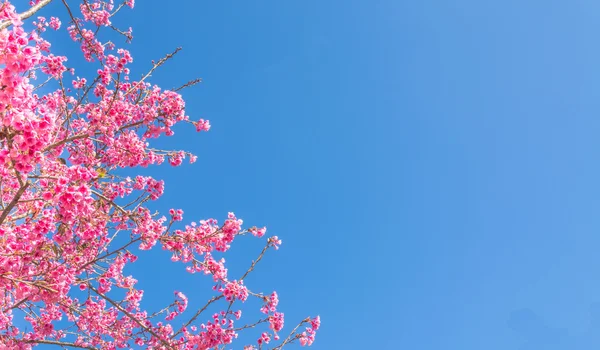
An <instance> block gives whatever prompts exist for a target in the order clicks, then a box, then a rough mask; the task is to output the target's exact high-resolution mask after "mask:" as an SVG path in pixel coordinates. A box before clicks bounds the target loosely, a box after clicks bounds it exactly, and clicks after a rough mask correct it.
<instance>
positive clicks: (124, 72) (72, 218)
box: [0, 0, 320, 350]
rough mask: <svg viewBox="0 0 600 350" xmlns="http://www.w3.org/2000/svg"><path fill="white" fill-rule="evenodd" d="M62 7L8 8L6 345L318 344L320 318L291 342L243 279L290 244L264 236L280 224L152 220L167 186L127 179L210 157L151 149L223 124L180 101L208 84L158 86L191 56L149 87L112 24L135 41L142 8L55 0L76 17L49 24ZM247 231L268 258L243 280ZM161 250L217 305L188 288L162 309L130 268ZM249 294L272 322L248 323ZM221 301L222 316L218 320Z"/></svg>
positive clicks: (1, 329)
mask: <svg viewBox="0 0 600 350" xmlns="http://www.w3.org/2000/svg"><path fill="white" fill-rule="evenodd" d="M52 1H53V0H32V1H30V3H29V8H26V9H22V10H23V11H22V12H19V11H17V9H15V6H14V5H13V4H12V3H11V2H10V1H7V0H4V1H3V2H0V117H1V119H0V120H1V122H0V349H32V348H33V347H36V346H39V345H56V346H60V347H62V348H83V349H122V348H132V347H141V348H147V349H165V350H166V349H177V350H183V349H220V348H222V347H223V346H227V347H228V348H229V346H230V345H229V344H232V343H234V342H235V340H236V339H237V338H238V336H239V334H240V332H243V331H246V330H251V329H260V330H259V331H258V332H257V334H258V335H259V336H258V338H257V339H256V338H254V339H255V341H254V342H253V343H251V344H242V345H240V346H241V347H243V348H244V349H262V348H266V347H267V346H270V347H271V348H273V349H281V348H283V347H284V346H287V345H289V344H292V343H295V344H299V345H311V344H312V343H313V342H314V339H315V334H316V331H317V330H318V329H319V327H320V318H319V317H318V316H317V317H313V318H310V317H309V318H306V319H304V320H301V321H300V322H299V323H298V324H297V326H295V327H294V328H293V329H291V330H290V331H289V332H287V335H282V332H285V330H284V328H285V327H284V313H283V312H281V311H280V310H279V309H278V305H279V296H278V295H277V293H276V292H272V293H270V294H263V293H260V292H257V291H255V290H253V288H252V287H251V286H247V285H246V284H245V283H244V282H245V281H244V280H245V278H246V277H247V276H248V275H249V274H250V273H252V272H253V271H254V270H255V267H256V266H257V264H258V263H259V262H260V261H261V259H262V258H263V256H264V255H265V254H266V253H267V251H270V250H271V248H272V249H274V250H276V249H278V248H279V246H280V245H281V240H280V239H279V238H278V237H277V236H272V237H265V236H266V232H267V230H266V228H265V227H262V228H259V227H256V226H254V227H251V228H248V229H244V226H243V224H244V223H243V221H242V220H241V219H240V218H238V217H237V216H236V215H235V214H234V213H229V214H228V215H227V217H226V218H225V220H224V221H222V222H219V221H218V220H217V219H213V218H209V219H204V220H197V221H196V222H189V223H187V224H185V223H183V220H184V211H183V210H182V209H171V210H170V211H169V212H168V213H165V214H164V215H161V214H160V213H155V212H152V211H151V210H150V209H149V207H148V203H149V202H151V201H156V200H159V199H160V197H161V196H162V195H163V193H164V189H165V184H164V182H163V181H162V180H160V179H155V178H153V177H150V176H145V175H143V174H139V175H136V176H130V177H126V176H121V175H120V174H122V173H123V172H122V171H120V169H126V168H127V169H140V170H141V169H143V168H144V167H148V166H151V165H160V164H163V163H166V164H168V165H171V166H180V165H182V164H183V162H184V160H185V159H189V161H190V163H193V162H195V161H196V160H197V157H196V156H195V155H193V154H191V153H189V152H187V151H185V150H164V149H157V148H154V147H153V146H152V144H153V141H154V139H156V138H159V137H169V136H173V135H174V131H173V127H174V126H175V125H177V124H189V125H190V126H191V127H193V128H195V129H196V130H197V131H198V132H206V131H209V130H210V128H211V124H210V122H209V121H208V120H204V119H199V120H196V121H194V120H191V119H190V118H189V117H188V116H187V115H186V112H185V101H184V100H183V98H182V96H181V95H180V94H179V91H180V90H181V89H183V88H187V87H189V86H192V85H194V84H196V83H197V82H198V80H193V81H191V82H188V83H186V84H184V85H182V86H181V87H180V88H177V89H172V90H166V89H162V88H160V87H158V86H156V85H153V84H151V83H150V82H149V81H148V80H149V78H150V76H151V74H152V72H154V71H155V70H156V69H158V68H159V67H161V66H163V65H164V64H165V63H166V62H167V61H169V60H170V59H172V58H173V56H174V55H175V54H176V53H177V52H178V51H179V49H177V50H175V51H174V52H173V53H171V54H168V55H166V56H165V57H163V58H162V59H160V60H158V61H155V62H152V64H151V66H150V68H149V70H148V71H146V72H145V73H144V74H142V75H141V78H138V79H136V78H134V76H133V74H132V73H131V63H132V62H133V57H132V55H131V53H130V52H129V51H128V50H126V49H123V48H118V47H117V46H116V44H115V42H114V40H113V41H108V40H104V39H103V37H102V33H104V32H105V31H109V32H113V33H117V34H118V35H120V36H122V37H123V38H124V41H125V42H129V41H131V40H132V38H133V37H132V30H131V28H128V29H125V30H122V29H119V28H117V27H115V26H114V25H113V17H114V16H115V15H117V14H118V13H119V12H120V11H121V10H123V9H127V8H133V7H134V5H135V4H134V1H133V0H125V1H123V2H121V3H116V2H114V1H113V0H81V2H80V3H78V4H77V5H75V4H72V2H74V1H73V0H68V1H67V0H54V1H55V2H57V3H60V4H61V6H62V7H63V9H64V15H63V16H62V18H61V16H50V17H48V18H47V17H44V16H41V15H42V14H44V10H45V9H44V8H45V6H46V5H48V4H49V3H50V2H52ZM21 5H23V4H19V6H21ZM20 10H21V9H20ZM27 20H29V21H31V22H30V23H28V24H25V23H24V21H27ZM63 24H64V25H63ZM48 28H51V29H52V30H55V31H58V32H59V33H60V32H61V31H64V37H65V38H66V39H67V40H72V41H74V42H75V43H76V45H77V47H79V49H80V50H81V53H82V55H83V57H84V59H85V60H86V61H88V62H93V63H90V67H87V68H86V67H82V68H81V71H79V68H78V71H77V74H80V75H81V77H79V76H77V75H75V69H74V68H73V67H69V65H68V64H69V61H68V59H67V57H65V56H62V55H56V54H54V53H52V51H51V44H50V42H48V41H47V40H45V39H44V38H43V37H44V35H46V34H45V33H46V31H47V29H48ZM113 37H114V35H113ZM92 67H93V68H92ZM244 235H247V236H251V237H254V239H262V240H264V249H263V250H262V251H261V252H260V254H259V255H258V256H257V258H256V259H255V260H253V261H252V263H251V264H250V266H249V267H248V269H247V271H246V272H245V273H244V274H243V275H242V276H229V271H228V269H227V267H226V265H225V263H226V261H225V258H224V257H223V255H224V254H225V253H227V252H228V250H229V249H230V247H231V245H232V244H233V243H234V241H236V239H237V238H238V237H240V236H244ZM155 247H159V248H160V249H162V250H165V251H168V252H169V254H170V255H171V261H173V262H179V263H180V264H183V265H182V266H183V267H182V268H185V270H186V271H188V272H189V273H190V274H195V273H200V274H199V275H206V276H208V278H210V280H211V281H212V282H211V283H213V288H212V290H210V289H209V290H207V291H206V296H205V298H207V299H205V300H206V304H204V306H203V307H201V308H199V309H197V310H193V309H191V308H190V307H189V305H190V303H189V301H188V296H186V295H184V294H183V293H182V292H179V291H173V293H174V298H173V299H172V301H171V302H170V304H169V301H166V302H165V304H164V307H162V309H161V308H160V307H159V308H157V309H156V310H150V309H149V308H148V305H145V303H144V291H143V290H141V289H140V288H139V287H138V280H137V279H135V278H134V277H133V276H130V275H127V273H126V272H125V271H127V266H128V265H130V264H132V263H134V262H135V261H136V260H137V258H138V256H139V254H144V253H145V251H147V250H151V249H154V248H155ZM198 278H202V276H199V277H198ZM205 278H206V277H205ZM193 297H194V298H198V296H197V295H194V296H193ZM249 298H258V299H259V300H260V301H261V302H262V306H261V307H260V309H259V310H248V311H245V312H244V315H250V317H251V315H252V314H253V313H254V314H256V315H257V317H258V320H256V319H253V320H246V316H244V317H242V310H240V309H239V307H238V306H241V304H244V303H245V302H246V301H247V300H248V299H249ZM203 301H204V300H203ZM209 308H210V309H211V310H213V309H220V311H218V312H216V313H213V312H212V311H211V313H212V315H207V313H208V311H207V310H208V309H209ZM234 310H235V311H234ZM24 322H25V323H26V324H27V326H22V325H23V323H24Z"/></svg>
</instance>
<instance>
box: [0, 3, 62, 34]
mask: <svg viewBox="0 0 600 350" xmlns="http://www.w3.org/2000/svg"><path fill="white" fill-rule="evenodd" d="M51 2H52V0H42V1H40V2H38V3H37V4H36V5H34V6H32V7H31V8H30V9H29V10H27V11H25V12H22V13H20V14H19V18H20V19H21V20H24V19H27V18H29V17H31V16H33V15H34V14H35V13H36V12H38V11H39V10H41V9H42V8H43V7H45V6H46V5H48V4H49V3H51ZM11 24H12V21H5V22H2V23H1V24H0V30H2V29H4V28H8V27H9V26H10V25H11Z"/></svg>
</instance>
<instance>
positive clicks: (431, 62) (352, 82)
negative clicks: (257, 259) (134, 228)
mask: <svg viewBox="0 0 600 350" xmlns="http://www.w3.org/2000/svg"><path fill="white" fill-rule="evenodd" d="M165 3H166V2H159V1H138V2H137V4H136V9H135V10H134V11H128V12H124V15H122V16H121V17H120V20H119V21H118V22H120V23H126V24H127V25H131V26H132V27H133V29H134V31H133V34H134V41H133V44H131V45H130V46H129V49H130V50H131V51H132V53H133V55H134V58H135V60H136V62H135V67H136V68H139V71H138V72H139V73H140V74H141V72H142V69H145V68H146V67H148V66H149V61H150V60H152V59H158V58H160V57H162V56H163V55H164V54H165V53H167V52H170V51H171V50H172V49H174V48H175V47H177V46H182V47H183V51H182V52H181V53H180V54H179V55H178V57H177V58H176V59H175V60H173V61H172V62H170V63H169V64H167V65H166V66H165V67H164V68H163V69H162V70H160V71H159V72H158V73H157V74H155V75H154V77H153V80H152V82H154V83H157V84H159V85H161V86H164V87H167V88H168V87H175V86H178V85H180V84H181V83H183V82H185V81H187V80H189V79H192V78H196V77H201V78H202V79H203V81H204V82H203V83H202V84H201V85H199V86H198V87H195V88H193V89H190V90H187V91H185V92H184V97H185V98H186V99H187V104H188V111H189V115H190V116H191V117H192V118H194V119H199V118H205V119H210V120H211V122H212V125H213V129H212V130H211V131H210V132H209V133H207V134H202V135H197V134H195V133H193V132H191V131H187V130H185V128H180V129H177V135H178V136H181V137H178V138H173V139H172V140H168V142H166V143H167V144H169V145H173V146H174V147H177V148H180V147H183V148H187V149H190V150H192V151H194V152H195V153H196V154H198V155H199V161H198V162H197V163H196V164H194V165H185V166H184V167H183V168H176V169H170V168H167V167H162V168H155V169H150V170H148V171H147V172H146V173H152V174H153V175H155V176H157V177H161V178H164V179H165V180H166V182H167V186H166V194H165V196H164V197H163V198H162V200H161V202H160V204H159V208H161V209H163V210H164V209H168V208H170V207H178V208H183V209H184V210H185V213H186V214H185V217H186V219H188V220H199V219H201V218H206V217H216V218H219V219H222V218H224V217H225V215H226V213H227V212H228V211H234V212H235V213H236V214H238V215H239V216H240V217H242V218H243V219H244V220H245V222H246V223H247V224H248V225H267V226H268V228H269V233H272V234H277V235H278V236H280V237H281V238H282V239H283V243H284V244H283V246H282V248H281V249H280V250H279V251H278V252H276V253H274V254H270V255H269V256H268V257H267V258H266V259H265V260H264V261H263V262H262V264H261V265H260V266H259V268H258V269H257V272H256V273H255V274H254V276H252V277H251V278H249V279H248V280H247V284H248V285H249V286H251V287H255V288H258V289H262V290H263V291H265V292H270V291H271V290H272V289H277V291H278V292H279V294H280V298H281V300H282V301H281V304H280V305H281V307H282V309H283V310H284V311H285V313H286V324H287V325H288V327H289V326H292V323H293V321H295V320H299V319H301V318H303V317H304V316H305V315H307V314H310V315H315V314H320V315H321V317H322V321H323V327H322V330H321V332H320V333H319V334H318V336H317V341H316V343H315V344H314V346H313V348H314V349H361V348H368V349H371V348H373V349H463V350H470V349H473V350H475V349H477V350H479V349H490V350H493V349H538V348H540V347H542V348H545V349H575V348H581V349H591V348H592V347H593V346H598V345H600V327H599V326H598V323H600V317H598V316H597V311H596V313H593V312H592V311H593V310H598V305H597V304H596V303H599V302H600V277H599V276H600V255H599V254H598V253H597V251H598V247H599V246H600V215H599V210H600V182H599V180H598V179H600V166H598V162H599V160H600V138H599V137H598V135H599V133H600V118H599V117H600V98H599V97H600V86H599V84H598V81H599V79H598V78H599V77H600V63H599V62H600V49H599V48H598V47H599V46H598V40H597V38H598V35H597V34H598V33H599V30H600V6H599V5H598V3H597V2H596V1H591V0H588V1H583V0H571V1H554V0H547V1H537V0H532V1H517V0H507V1H503V2H496V1H487V0H454V1H442V0H421V1H403V0H371V1H357V0H346V1H327V0H323V1H312V0H307V1H275V0H264V1H235V2H214V1H181V2H169V4H168V5H165ZM59 5H60V4H53V5H52V7H54V8H58V6H59ZM52 7H50V8H48V9H47V10H45V12H46V13H47V14H50V12H51V10H50V9H51V8H52ZM64 22H66V19H65V20H64ZM63 38H64V37H63ZM55 46H57V47H58V48H59V49H60V48H61V44H60V43H58V44H55ZM66 47H67V46H65V50H67V51H68V50H69V49H67V48H66ZM260 246H261V243H260V242H255V241H253V240H252V239H241V240H240V241H239V242H237V244H236V246H235V247H234V248H233V250H232V251H231V255H233V257H231V258H230V260H231V262H232V264H233V265H232V270H234V271H236V269H237V271H241V270H243V269H244V268H245V266H246V264H247V263H248V262H249V261H250V259H252V257H253V254H254V253H255V252H256V253H258V249H260ZM159 256H160V259H158V257H159ZM136 265H137V267H136V268H135V269H136V271H135V272H136V273H137V276H138V277H139V279H140V280H141V282H140V283H141V284H142V286H143V288H144V289H146V296H147V298H146V302H147V303H149V305H154V303H156V305H157V306H160V305H162V304H159V301H163V302H164V301H168V300H170V298H171V296H172V291H173V290H174V289H177V290H182V291H184V292H185V293H186V294H188V296H189V297H190V299H192V300H193V302H192V305H201V304H202V301H204V300H206V299H208V298H209V297H210V296H209V295H207V294H206V292H207V285H208V283H207V279H206V278H202V277H200V276H189V275H187V274H186V273H185V272H184V271H183V266H181V265H179V264H173V263H170V262H169V261H168V256H166V255H164V254H162V253H161V252H158V251H157V252H153V253H150V254H149V255H145V256H142V258H141V260H140V262H139V263H137V264H136ZM194 300H195V301H194ZM595 315H596V316H595ZM593 320H595V323H594V322H592V321H593Z"/></svg>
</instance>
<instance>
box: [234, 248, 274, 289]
mask: <svg viewBox="0 0 600 350" xmlns="http://www.w3.org/2000/svg"><path fill="white" fill-rule="evenodd" d="M270 245H271V242H270V241H267V245H266V246H265V247H264V248H263V250H262V252H260V255H259V256H258V258H257V259H256V260H254V261H252V265H250V267H249V268H248V271H246V273H245V274H244V275H243V276H242V278H240V281H243V280H244V278H246V276H248V274H249V273H250V272H252V271H253V270H254V267H256V264H258V262H259V261H260V260H261V259H262V258H263V256H264V255H265V252H266V251H267V249H269V246H270Z"/></svg>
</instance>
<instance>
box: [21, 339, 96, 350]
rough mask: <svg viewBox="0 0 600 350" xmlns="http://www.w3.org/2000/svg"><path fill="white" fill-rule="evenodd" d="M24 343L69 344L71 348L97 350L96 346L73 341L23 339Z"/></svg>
mask: <svg viewBox="0 0 600 350" xmlns="http://www.w3.org/2000/svg"><path fill="white" fill-rule="evenodd" d="M25 343H28V344H32V343H33V344H48V345H59V346H69V347H72V348H79V349H89V350H97V349H98V348H94V347H91V346H84V345H77V344H74V343H67V342H62V341H55V340H42V339H40V340H27V341H25Z"/></svg>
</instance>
